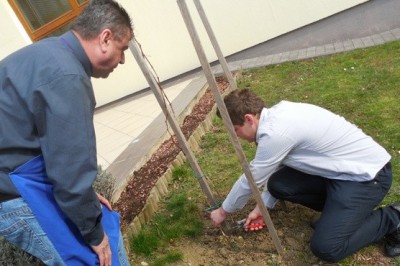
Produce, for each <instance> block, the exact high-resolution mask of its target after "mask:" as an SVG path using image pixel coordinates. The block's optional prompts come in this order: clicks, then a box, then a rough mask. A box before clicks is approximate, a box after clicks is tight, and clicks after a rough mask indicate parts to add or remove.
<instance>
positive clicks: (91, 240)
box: [83, 215, 104, 246]
mask: <svg viewBox="0 0 400 266" xmlns="http://www.w3.org/2000/svg"><path fill="white" fill-rule="evenodd" d="M101 216H102V215H99V218H98V222H97V224H96V226H95V227H94V228H93V230H92V231H90V232H89V233H87V234H85V235H84V236H83V239H84V240H85V242H86V243H87V244H88V245H90V246H97V245H99V244H100V243H101V241H103V238H104V229H103V226H102V224H101V222H100V221H101Z"/></svg>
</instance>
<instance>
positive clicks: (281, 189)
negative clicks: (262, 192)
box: [267, 176, 291, 199]
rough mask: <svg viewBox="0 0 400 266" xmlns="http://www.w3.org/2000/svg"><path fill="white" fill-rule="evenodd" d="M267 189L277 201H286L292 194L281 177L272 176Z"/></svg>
mask: <svg viewBox="0 0 400 266" xmlns="http://www.w3.org/2000/svg"><path fill="white" fill-rule="evenodd" d="M267 188H268V191H269V193H271V195H272V196H273V197H275V198H277V199H286V198H287V197H288V196H290V194H291V193H290V191H289V190H288V186H287V185H285V183H284V182H282V179H281V178H279V177H274V176H271V177H270V178H269V180H268V183H267Z"/></svg>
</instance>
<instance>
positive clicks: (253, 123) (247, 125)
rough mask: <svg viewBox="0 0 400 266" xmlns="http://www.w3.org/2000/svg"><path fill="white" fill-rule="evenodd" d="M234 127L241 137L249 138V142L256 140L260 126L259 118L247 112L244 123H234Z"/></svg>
mask: <svg viewBox="0 0 400 266" xmlns="http://www.w3.org/2000/svg"><path fill="white" fill-rule="evenodd" d="M233 127H234V129H235V132H236V135H237V136H238V137H239V138H241V139H244V140H247V141H248V142H254V141H256V134H257V127H258V118H257V117H256V116H254V115H251V114H246V115H245V118H244V123H243V125H234V126H233Z"/></svg>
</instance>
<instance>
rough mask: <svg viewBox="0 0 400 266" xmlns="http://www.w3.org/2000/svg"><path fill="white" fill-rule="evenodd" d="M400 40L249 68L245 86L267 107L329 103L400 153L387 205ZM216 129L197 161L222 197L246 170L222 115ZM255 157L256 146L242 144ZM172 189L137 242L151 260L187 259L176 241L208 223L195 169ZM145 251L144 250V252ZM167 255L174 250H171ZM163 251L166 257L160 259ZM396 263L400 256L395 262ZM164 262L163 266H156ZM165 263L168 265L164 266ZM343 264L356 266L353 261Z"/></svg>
mask: <svg viewBox="0 0 400 266" xmlns="http://www.w3.org/2000/svg"><path fill="white" fill-rule="evenodd" d="M399 51H400V42H398V41H397V42H391V43H387V44H383V45H380V46H376V47H371V48H367V49H359V50H355V51H351V52H347V53H342V54H337V55H332V56H326V57H320V58H316V59H311V60H304V61H297V62H288V63H284V64H278V65H272V66H267V67H262V68H258V69H254V70H249V71H243V72H242V73H241V76H240V78H239V79H238V86H239V87H240V88H246V87H248V88H251V89H252V90H254V91H255V92H256V93H257V94H258V95H259V96H261V97H262V98H263V99H264V100H265V102H266V103H267V106H272V105H274V104H276V103H278V102H279V101H281V100H289V101H295V102H308V103H312V104H316V105H319V106H322V107H324V108H327V109H329V110H331V111H333V112H335V113H337V114H339V115H342V116H343V117H345V118H346V119H347V120H349V121H351V122H353V123H355V124H356V125H358V126H359V127H360V128H361V129H362V130H363V131H364V132H366V133H367V134H369V135H370V136H372V137H373V138H374V139H375V140H376V141H377V142H378V143H380V144H381V145H382V146H383V147H385V148H386V150H387V151H388V152H389V153H390V154H391V156H392V166H393V177H394V179H393V185H392V188H391V190H390V192H389V194H388V195H387V197H386V198H385V199H384V202H383V204H387V203H389V202H393V201H400V183H399V182H400V178H399V169H400V100H399V94H400V56H399ZM214 125H215V127H214V129H213V130H212V132H208V133H207V134H206V135H205V136H204V137H203V138H202V141H201V149H202V151H201V152H200V153H198V154H196V157H197V160H198V162H199V164H200V166H201V168H202V170H203V171H204V173H205V174H206V176H207V177H208V180H207V182H208V183H209V185H210V188H211V189H212V190H213V191H215V192H216V193H217V195H218V197H220V199H222V198H223V196H222V195H226V193H227V192H229V190H230V188H231V185H232V184H233V182H234V181H235V180H236V179H237V177H238V175H240V174H241V172H242V170H241V167H240V164H239V160H238V158H237V157H236V155H235V151H234V148H233V146H232V145H231V143H230V140H229V137H228V135H227V133H226V130H225V128H224V126H223V124H222V122H221V120H219V119H217V118H215V120H214ZM242 144H243V150H244V152H245V154H246V156H247V158H248V159H249V160H250V159H251V158H252V156H254V152H255V146H254V144H249V143H246V142H242ZM172 187H173V188H174V189H172V192H171V193H170V196H169V198H167V199H166V200H165V207H162V208H161V209H162V211H161V212H160V213H158V214H157V215H155V216H154V218H153V219H152V222H151V223H150V224H148V225H146V226H145V228H144V230H143V231H142V232H141V233H140V234H139V236H137V237H135V238H133V239H132V242H131V243H132V249H133V251H134V252H135V254H138V255H140V256H145V257H146V258H147V259H148V260H149V261H151V262H153V263H156V262H157V261H158V260H160V261H164V262H163V263H171V262H167V259H165V260H164V258H165V257H166V256H168V255H170V256H171V257H174V255H173V254H175V255H176V259H177V260H179V259H182V258H181V257H180V256H179V253H176V251H174V252H175V253H173V254H172V253H171V254H169V253H168V252H167V251H166V250H167V249H165V248H166V247H167V245H168V241H171V239H178V238H182V237H194V238H195V237H196V236H197V235H199V234H201V232H202V228H203V224H202V223H203V222H202V221H203V220H204V219H205V218H202V217H201V216H202V214H201V213H202V211H203V212H204V208H206V207H207V206H208V205H207V200H206V197H205V196H204V195H203V194H202V192H201V190H200V188H199V184H198V182H197V180H196V179H195V178H194V174H193V173H192V171H191V169H190V167H189V166H188V165H187V164H185V165H184V166H182V167H180V168H179V169H176V170H175V172H174V182H173V184H172V185H171V188H172ZM139 247H140V248H143V249H144V250H143V251H140V250H139ZM165 253H166V254H165ZM158 254H161V255H162V256H161V257H160V258H158ZM135 256H136V255H135ZM394 263H398V261H395V260H394ZM154 265H156V264H154ZM160 265H164V264H160ZM343 265H354V262H353V261H351V259H350V260H349V259H346V260H344V262H343Z"/></svg>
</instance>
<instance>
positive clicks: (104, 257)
mask: <svg viewBox="0 0 400 266" xmlns="http://www.w3.org/2000/svg"><path fill="white" fill-rule="evenodd" d="M91 247H92V249H93V251H94V252H96V254H97V256H98V257H99V262H100V266H111V248H110V244H109V242H108V236H107V235H106V234H104V238H103V240H102V241H101V243H100V244H99V245H97V246H91Z"/></svg>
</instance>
